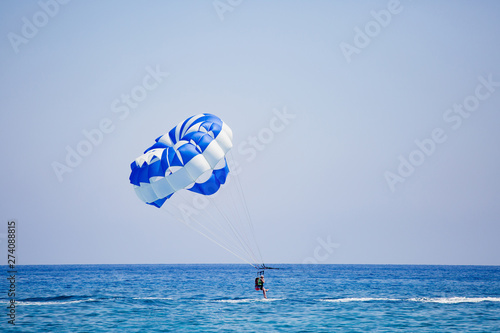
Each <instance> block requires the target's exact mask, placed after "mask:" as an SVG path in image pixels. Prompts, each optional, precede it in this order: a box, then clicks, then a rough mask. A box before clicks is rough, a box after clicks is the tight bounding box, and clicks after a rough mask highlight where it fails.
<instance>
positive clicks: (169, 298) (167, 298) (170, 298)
mask: <svg viewBox="0 0 500 333" xmlns="http://www.w3.org/2000/svg"><path fill="white" fill-rule="evenodd" d="M133 299H145V300H172V299H173V298H172V297H134V298H133Z"/></svg>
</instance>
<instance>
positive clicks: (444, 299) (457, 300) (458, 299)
mask: <svg viewBox="0 0 500 333" xmlns="http://www.w3.org/2000/svg"><path fill="white" fill-rule="evenodd" d="M409 301H413V302H422V303H440V304H457V303H479V302H500V297H434V298H427V297H421V298H410V299H409Z"/></svg>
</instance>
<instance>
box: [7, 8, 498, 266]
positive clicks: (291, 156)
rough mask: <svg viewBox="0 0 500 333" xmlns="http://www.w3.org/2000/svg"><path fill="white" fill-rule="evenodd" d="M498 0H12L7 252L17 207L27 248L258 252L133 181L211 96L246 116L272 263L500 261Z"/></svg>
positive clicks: (182, 256)
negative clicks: (206, 228) (216, 235)
mask: <svg viewBox="0 0 500 333" xmlns="http://www.w3.org/2000/svg"><path fill="white" fill-rule="evenodd" d="M499 14H500V3H498V2H497V1H481V2H480V3H478V2H475V1H453V2H452V1H403V0H401V1H395V0H391V1H285V0H282V1H263V0H257V1H244V0H220V1H217V0H216V1H212V0H203V1H201V0H200V1H141V2H139V1H67V0H66V1H63V0H59V1H57V0H40V1H22V2H17V1H16V2H14V1H8V2H7V1H2V2H0V36H2V38H1V39H0V64H1V73H2V75H1V76H0V87H1V89H0V106H1V113H0V124H1V131H0V142H1V144H0V153H1V156H2V161H3V163H1V164H0V173H1V174H2V188H1V189H2V190H1V192H0V225H1V227H0V228H1V229H0V241H1V242H2V245H1V246H2V247H3V248H4V249H3V251H7V250H6V248H7V247H6V244H7V223H8V221H10V220H11V219H14V220H15V221H16V223H17V224H16V225H17V229H16V231H17V233H16V235H17V238H16V240H17V243H16V246H17V247H16V254H17V259H18V263H20V264H26V265H28V264H30V265H32V264H156V263H241V260H240V259H239V258H236V257H234V256H233V255H232V254H231V253H229V252H228V251H225V250H224V249H221V248H220V247H218V246H217V245H215V244H214V243H212V242H211V241H210V240H208V239H206V238H205V237H203V236H201V235H200V234H198V233H196V232H194V231H193V230H191V229H190V228H188V227H186V225H184V224H182V223H180V222H179V221H177V220H176V219H174V218H172V217H171V216H169V215H168V214H165V213H164V212H161V209H156V208H154V207H152V206H149V205H146V204H144V203H143V202H142V201H140V200H139V199H138V198H137V196H136V195H135V193H134V191H133V188H132V185H131V184H130V183H129V180H128V177H129V175H130V164H131V163H132V162H133V161H134V160H135V158H137V157H138V156H139V155H140V154H142V152H143V151H144V150H145V149H146V148H148V147H149V146H150V145H151V144H152V143H153V142H154V139H156V138H157V137H158V136H160V135H163V134H165V133H166V132H168V131H169V130H170V129H172V128H173V127H174V126H176V125H177V124H178V123H179V122H181V121H183V120H184V119H186V118H188V117H190V116H192V115H195V114H199V113H204V112H207V113H212V114H215V115H217V116H218V117H220V118H221V119H223V120H224V122H225V123H226V124H228V125H229V126H230V127H231V129H232V131H233V149H232V153H231V154H232V158H233V159H234V161H236V163H237V164H238V166H239V168H238V170H239V172H238V179H239V181H240V182H241V187H242V192H243V193H244V197H245V202H244V203H245V204H246V205H247V207H248V210H249V212H250V216H251V218H252V221H253V225H254V228H255V237H256V239H257V241H258V247H259V250H260V252H261V254H262V257H263V260H264V261H265V262H266V263H318V264H448V265H499V264H500V256H499V255H498V254H499V253H500V242H498V235H500V205H499V204H498V202H499V201H500V177H499V176H498V170H500V152H499V150H498V143H499V142H500V131H499V130H498V129H499V127H500V113H499V111H500V67H499V59H500V47H499V43H498V35H499V34H500V21H499V20H498V16H499ZM231 185H234V182H233V183H228V184H227V187H230V186H231ZM223 189H224V188H223ZM175 204H176V202H175V201H173V202H172V205H175ZM224 205H225V203H224V202H222V203H221V206H224ZM235 223H238V221H236V222H235Z"/></svg>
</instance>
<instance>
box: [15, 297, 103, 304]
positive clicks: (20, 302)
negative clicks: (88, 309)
mask: <svg viewBox="0 0 500 333" xmlns="http://www.w3.org/2000/svg"><path fill="white" fill-rule="evenodd" d="M95 301H97V300H96V299H93V298H89V299H81V300H73V301H17V302H16V304H18V305H64V304H76V303H85V302H95Z"/></svg>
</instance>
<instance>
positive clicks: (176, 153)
mask: <svg viewBox="0 0 500 333" xmlns="http://www.w3.org/2000/svg"><path fill="white" fill-rule="evenodd" d="M232 140H233V134H232V131H231V129H230V128H229V126H227V125H226V124H225V123H224V122H223V121H222V120H221V119H220V118H218V117H216V116H214V115H212V114H208V113H202V114H199V115H196V116H192V117H190V118H188V119H186V120H185V121H183V122H181V123H179V125H177V126H176V127H174V128H173V129H172V130H171V131H170V132H168V133H167V134H165V135H162V136H160V137H159V138H157V139H156V143H155V144H153V145H152V146H151V147H149V148H148V149H146V151H144V154H143V155H141V156H139V157H138V158H136V159H135V161H134V162H132V164H131V169H132V171H131V173H130V183H131V184H133V186H134V189H135V193H136V194H137V196H138V197H139V199H141V200H142V201H144V202H145V203H147V204H150V205H153V206H156V207H158V208H160V207H161V206H162V205H163V204H164V203H165V201H166V200H167V199H169V198H170V197H171V196H172V195H173V194H174V193H175V192H177V191H178V190H181V189H186V190H189V191H192V192H196V193H200V194H204V195H210V194H214V193H215V192H217V191H218V190H219V188H220V186H221V185H222V184H224V183H225V182H226V178H227V175H228V173H229V169H228V167H227V162H226V154H227V152H228V151H229V150H230V149H231V147H232V146H233V143H232Z"/></svg>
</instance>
